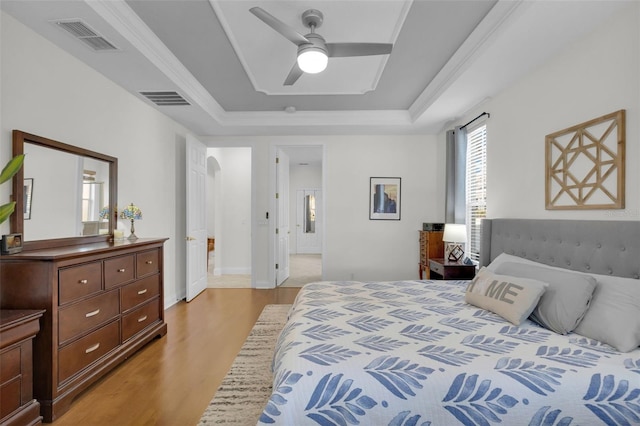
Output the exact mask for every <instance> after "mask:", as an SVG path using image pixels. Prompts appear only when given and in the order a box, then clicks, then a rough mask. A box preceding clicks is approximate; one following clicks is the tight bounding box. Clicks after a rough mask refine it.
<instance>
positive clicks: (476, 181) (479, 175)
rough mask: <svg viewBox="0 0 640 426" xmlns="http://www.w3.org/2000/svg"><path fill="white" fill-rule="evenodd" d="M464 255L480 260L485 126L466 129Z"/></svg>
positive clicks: (484, 213)
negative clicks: (465, 224) (465, 226)
mask: <svg viewBox="0 0 640 426" xmlns="http://www.w3.org/2000/svg"><path fill="white" fill-rule="evenodd" d="M466 169H467V171H466V184H465V188H466V206H467V208H466V223H467V239H468V243H467V249H466V255H467V257H469V258H470V259H471V260H473V261H476V262H477V261H479V260H480V226H481V222H482V219H483V218H484V217H486V216H487V126H486V125H485V124H482V125H480V126H478V127H475V128H473V129H472V130H468V133H467V162H466Z"/></svg>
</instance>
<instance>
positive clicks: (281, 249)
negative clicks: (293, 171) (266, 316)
mask: <svg viewBox="0 0 640 426" xmlns="http://www.w3.org/2000/svg"><path fill="white" fill-rule="evenodd" d="M277 155H278V157H277V162H276V188H277V194H276V197H277V199H276V241H277V242H276V265H277V267H276V286H279V285H280V284H282V283H283V282H284V280H286V279H287V278H289V156H288V155H287V154H286V153H285V152H283V151H282V150H281V149H278V154H277Z"/></svg>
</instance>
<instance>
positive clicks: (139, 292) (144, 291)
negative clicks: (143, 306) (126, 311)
mask: <svg viewBox="0 0 640 426" xmlns="http://www.w3.org/2000/svg"><path fill="white" fill-rule="evenodd" d="M146 292H147V289H146V288H145V289H144V290H140V291H138V294H145V293H146Z"/></svg>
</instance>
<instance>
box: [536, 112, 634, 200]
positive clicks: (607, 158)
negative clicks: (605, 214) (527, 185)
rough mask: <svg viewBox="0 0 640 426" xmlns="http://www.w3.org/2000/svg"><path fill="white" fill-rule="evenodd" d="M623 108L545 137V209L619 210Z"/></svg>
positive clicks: (621, 181) (622, 170) (623, 130)
mask: <svg viewBox="0 0 640 426" xmlns="http://www.w3.org/2000/svg"><path fill="white" fill-rule="evenodd" d="M624 148H625V110H623V109H622V110H620V111H616V112H613V113H611V114H607V115H603V116H602V117H598V118H595V119H593V120H590V121H587V122H584V123H581V124H578V125H576V126H573V127H569V128H568V129H564V130H561V131H559V132H555V133H552V134H550V135H547V136H546V137H545V154H546V161H545V166H546V187H545V202H546V209H547V210H576V209H623V208H624V193H625V188H624V164H625V152H624Z"/></svg>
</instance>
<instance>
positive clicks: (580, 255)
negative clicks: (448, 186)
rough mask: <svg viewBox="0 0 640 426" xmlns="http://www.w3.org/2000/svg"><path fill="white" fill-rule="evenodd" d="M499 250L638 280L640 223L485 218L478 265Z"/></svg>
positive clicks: (639, 267)
mask: <svg viewBox="0 0 640 426" xmlns="http://www.w3.org/2000/svg"><path fill="white" fill-rule="evenodd" d="M503 252H504V253H507V254H512V255H514V256H519V257H524V258H526V259H529V260H533V261H536V262H540V263H545V264H548V265H552V266H557V267H560V268H565V269H572V270H575V271H580V272H587V273H592V274H602V275H615V276H619V277H626V278H635V279H640V221H604V220H546V219H484V220H483V221H482V236H481V246H480V266H486V265H488V264H489V263H490V262H491V261H492V260H493V259H495V258H496V257H497V256H498V255H499V254H500V253H503Z"/></svg>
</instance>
